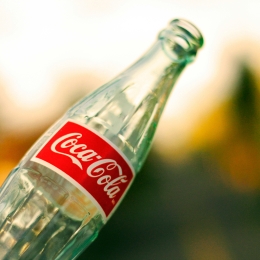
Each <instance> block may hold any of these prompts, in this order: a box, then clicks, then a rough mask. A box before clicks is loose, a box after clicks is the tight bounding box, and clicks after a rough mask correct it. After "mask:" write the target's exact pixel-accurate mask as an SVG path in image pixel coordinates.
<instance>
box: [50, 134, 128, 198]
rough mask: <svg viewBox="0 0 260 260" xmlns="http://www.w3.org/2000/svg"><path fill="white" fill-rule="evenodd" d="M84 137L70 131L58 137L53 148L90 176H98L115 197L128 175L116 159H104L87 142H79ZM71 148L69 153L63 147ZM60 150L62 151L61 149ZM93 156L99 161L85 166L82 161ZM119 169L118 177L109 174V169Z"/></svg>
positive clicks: (88, 159)
mask: <svg viewBox="0 0 260 260" xmlns="http://www.w3.org/2000/svg"><path fill="white" fill-rule="evenodd" d="M81 137H82V134H80V133H70V134H67V135H64V136H62V137H60V138H58V139H57V140H56V141H55V142H54V143H53V144H52V145H51V150H52V151H53V152H54V153H57V154H61V155H63V156H67V157H69V158H70V159H71V161H72V163H74V164H75V165H77V166H78V167H79V168H80V169H81V170H84V171H85V172H86V174H88V176H90V177H92V178H97V184H98V185H103V186H104V191H105V192H106V194H107V196H108V197H109V198H114V197H115V196H116V194H117V193H118V192H119V191H120V187H119V185H120V183H126V182H127V181H128V180H127V176H126V175H123V172H122V168H121V167H120V165H118V163H117V162H116V161H115V160H112V159H102V157H101V156H100V155H99V154H98V153H97V152H95V151H94V150H92V149H88V146H87V145H86V144H79V143H78V141H79V139H80V138H81ZM66 148H69V153H66V152H63V151H62V149H66ZM59 150H60V151H59ZM93 157H94V158H96V159H98V161H96V162H93V163H91V164H90V165H88V166H87V167H86V169H84V168H83V165H82V163H84V162H88V161H93ZM115 168H116V169H117V171H118V177H116V178H114V179H113V177H112V176H111V175H109V171H110V170H113V169H115Z"/></svg>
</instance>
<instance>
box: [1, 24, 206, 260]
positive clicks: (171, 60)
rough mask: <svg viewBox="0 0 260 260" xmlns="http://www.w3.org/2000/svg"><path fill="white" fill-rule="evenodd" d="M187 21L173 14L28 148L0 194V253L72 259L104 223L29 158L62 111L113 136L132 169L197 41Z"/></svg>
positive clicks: (58, 178)
mask: <svg viewBox="0 0 260 260" xmlns="http://www.w3.org/2000/svg"><path fill="white" fill-rule="evenodd" d="M202 42H203V40H202V36H201V34H200V33H199V31H198V30H197V29H196V28H195V27H194V26H193V25H192V24H190V23H189V22H187V21H184V20H174V21H172V22H171V23H170V25H169V26H168V27H167V28H166V29H165V30H163V31H162V32H161V33H160V34H159V39H158V40H157V42H156V43H155V44H154V45H153V46H152V48H151V49H150V50H149V51H148V52H147V53H146V54H145V55H144V56H143V57H142V58H141V59H140V60H139V61H137V62H136V63H135V64H133V65H132V66H131V67H130V68H129V69H127V70H125V71H124V72H123V73H122V74H120V75H119V76H118V77H116V78H115V79H114V80H112V81H111V82H109V83H107V84H105V85H104V86H102V87H101V88H99V89H98V90H96V91H95V92H93V93H92V94H91V95H89V96H88V97H86V98H84V99H83V100H82V101H80V102H79V103H78V104H76V105H75V106H74V107H72V108H71V109H70V110H69V111H68V112H67V113H66V114H65V116H64V117H62V118H61V119H60V120H59V121H58V122H57V123H56V124H54V125H53V126H52V127H51V128H50V129H49V130H48V131H47V132H46V133H45V134H44V135H43V136H42V137H41V138H40V139H39V140H38V142H36V144H35V145H34V146H33V147H32V148H31V149H30V150H29V152H28V153H27V154H26V155H25V156H24V158H23V159H22V160H21V162H20V164H19V165H18V167H17V168H15V169H14V170H13V171H12V172H11V173H10V175H9V177H8V178H7V180H6V181H5V183H4V185H3V187H2V189H1V193H0V212H1V213H0V259H4V260H12V259H24V260H28V259H35V260H36V259H37V260H38V259H39V260H40V259H48V260H51V259H62V260H66V259H70V260H71V259H75V258H76V257H77V256H78V255H79V254H80V252H82V250H83V249H85V248H86V247H87V246H88V245H89V244H90V243H91V242H92V241H93V240H94V239H95V238H96V237H97V235H98V232H99V230H100V229H101V227H102V226H103V225H104V220H103V219H102V217H101V214H100V212H99V211H98V209H97V208H96V207H95V206H94V205H93V203H92V202H91V200H90V199H89V198H87V197H86V196H85V195H84V194H83V193H82V192H81V191H80V190H78V189H77V188H76V187H75V186H74V185H73V184H71V183H70V182H69V181H67V180H66V179H64V178H63V177H62V176H60V175H59V174H57V173H56V172H54V171H52V170H50V169H49V168H47V167H45V166H42V165H40V164H38V163H35V162H32V161H30V159H31V158H32V156H33V155H34V154H35V153H36V152H37V151H38V149H39V147H41V145H42V144H43V143H44V142H45V141H46V140H47V139H48V138H49V137H50V136H51V135H52V134H53V133H54V132H55V130H56V129H58V128H59V126H60V125H61V124H63V122H64V121H65V120H67V119H68V118H73V119H74V120H76V121H77V122H80V123H83V124H85V125H87V126H88V127H90V128H93V129H95V131H97V132H99V133H100V134H101V135H103V136H105V137H106V138H108V139H109V140H110V141H111V142H113V143H114V144H115V145H116V146H117V147H118V149H119V150H121V151H122V152H123V153H124V155H125V156H126V157H127V158H128V159H129V161H130V163H131V164H132V166H133V168H134V169H135V172H138V171H139V170H140V168H141V166H142V165H143V162H144V160H145V158H146V156H147V153H148V151H149V148H150V146H151V141H152V138H153V135H154V132H155V129H156V126H157V124H158V121H159V118H160V116H161V113H162V110H163V108H164V105H165V103H166V101H167V98H168V97H169V94H170V92H171V89H172V87H173V85H174V83H175V81H176V79H177V78H178V76H179V74H180V73H181V71H182V70H183V68H184V67H185V66H186V64H187V63H188V62H190V61H192V60H193V59H194V57H195V55H196V52H197V50H198V49H199V48H200V47H201V46H202Z"/></svg>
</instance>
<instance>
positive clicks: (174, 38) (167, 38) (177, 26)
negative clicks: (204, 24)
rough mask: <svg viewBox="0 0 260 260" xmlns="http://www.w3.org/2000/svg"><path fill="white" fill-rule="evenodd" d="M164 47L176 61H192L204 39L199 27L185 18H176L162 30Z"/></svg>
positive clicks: (161, 35) (161, 37)
mask: <svg viewBox="0 0 260 260" xmlns="http://www.w3.org/2000/svg"><path fill="white" fill-rule="evenodd" d="M159 39H160V40H162V44H163V49H164V50H165V52H166V54H167V55H168V56H169V57H170V58H171V59H172V60H173V61H175V62H184V61H185V62H191V61H193V60H194V58H195V56H196V54H197V51H198V49H200V48H201V47H202V46H203V43H204V40H203V36H202V34H201V32H200V31H199V29H198V28H197V27H196V26H195V25H193V24H192V23H191V22H189V21H187V20H185V19H174V20H172V21H171V22H170V23H169V25H168V26H167V27H166V28H165V29H164V30H163V31H161V32H160V34H159Z"/></svg>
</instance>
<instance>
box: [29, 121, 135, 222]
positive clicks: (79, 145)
mask: <svg viewBox="0 0 260 260" xmlns="http://www.w3.org/2000/svg"><path fill="white" fill-rule="evenodd" d="M32 161H36V162H38V163H41V164H43V165H45V166H47V167H49V168H51V169H53V170H55V171H56V172H57V173H59V174H61V175H62V176H63V177H65V178H67V179H68V180H70V181H71V182H73V183H74V184H76V185H77V184H79V185H80V188H81V190H82V188H83V192H85V193H86V194H87V195H89V194H90V197H91V198H92V199H94V201H93V202H94V203H95V204H96V205H97V206H99V209H100V208H101V210H103V212H101V213H103V215H105V218H108V217H109V215H110V214H111V212H112V211H113V209H114V208H115V206H116V205H117V204H118V202H119V201H120V199H121V198H122V196H123V195H124V193H125V192H126V190H127V188H128V186H129V184H130V183H131V182H132V180H133V177H134V175H133V171H132V169H131V167H130V166H129V164H128V163H127V161H126V159H125V158H124V156H123V155H122V154H120V152H119V151H117V150H116V148H115V147H113V144H112V143H110V142H109V141H107V140H104V137H101V136H99V135H98V134H97V133H94V132H93V130H90V129H88V128H87V126H85V125H80V124H78V123H75V122H73V121H71V120H69V121H66V123H65V124H64V125H63V126H62V127H61V128H60V129H59V130H58V131H57V132H56V133H55V134H54V135H53V136H52V137H51V138H49V140H48V141H47V142H46V143H45V144H44V145H43V147H42V148H41V149H40V150H39V152H38V153H37V154H36V155H35V156H34V157H33V158H32ZM68 176H69V177H68ZM75 182H76V183H75ZM77 186H78V185H77Z"/></svg>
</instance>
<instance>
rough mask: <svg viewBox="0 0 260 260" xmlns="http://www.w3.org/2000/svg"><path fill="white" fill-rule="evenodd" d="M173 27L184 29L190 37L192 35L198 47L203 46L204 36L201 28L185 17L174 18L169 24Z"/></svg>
mask: <svg viewBox="0 0 260 260" xmlns="http://www.w3.org/2000/svg"><path fill="white" fill-rule="evenodd" d="M169 25H170V26H171V27H172V29H173V30H174V29H175V30H176V29H177V28H178V29H179V30H182V31H183V32H184V33H185V34H187V36H188V37H190V38H191V39H190V40H192V41H193V43H194V44H195V45H196V46H197V48H198V49H199V48H201V47H202V46H203V44H204V39H203V36H202V34H201V32H200V30H199V29H198V28H197V27H196V26H195V25H194V24H193V23H191V22H189V21H187V20H185V19H174V20H172V21H171V22H170V24H169Z"/></svg>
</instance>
